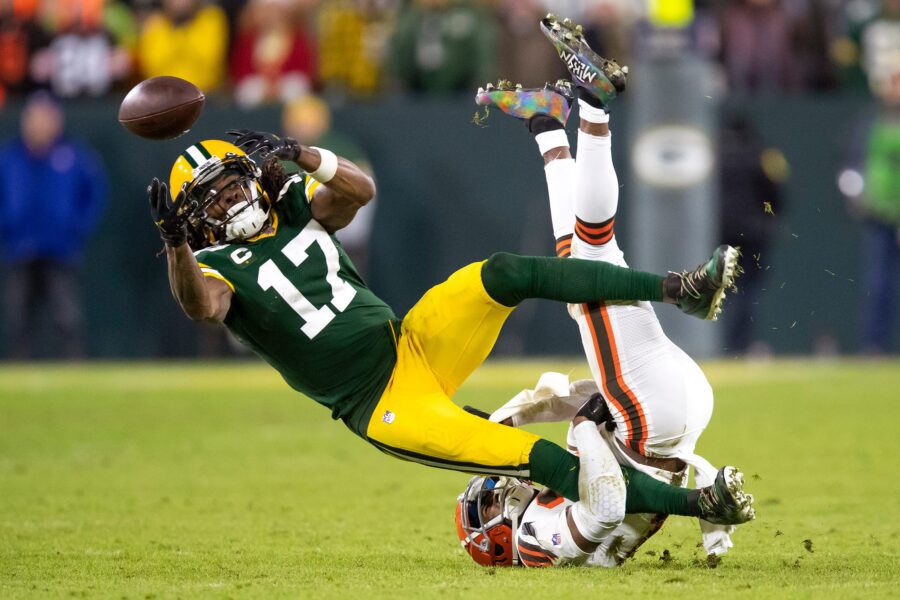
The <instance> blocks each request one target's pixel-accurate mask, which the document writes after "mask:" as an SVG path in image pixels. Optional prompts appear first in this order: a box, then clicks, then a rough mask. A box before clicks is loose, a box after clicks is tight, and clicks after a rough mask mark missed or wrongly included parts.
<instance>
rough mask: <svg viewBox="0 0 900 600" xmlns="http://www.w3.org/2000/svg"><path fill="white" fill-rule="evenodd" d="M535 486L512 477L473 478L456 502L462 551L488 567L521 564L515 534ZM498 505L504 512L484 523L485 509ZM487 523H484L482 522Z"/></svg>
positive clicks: (532, 496) (533, 493)
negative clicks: (516, 551) (514, 544)
mask: <svg viewBox="0 0 900 600" xmlns="http://www.w3.org/2000/svg"><path fill="white" fill-rule="evenodd" d="M534 495H535V490H534V488H533V487H531V486H529V485H527V484H525V483H522V482H521V481H519V480H518V479H515V478H513V477H473V478H472V480H471V481H469V485H468V487H466V491H465V492H463V493H462V494H460V496H459V499H458V502H457V510H456V525H457V533H458V535H459V538H460V542H461V543H462V546H463V548H465V550H466V551H467V552H468V553H469V554H470V555H471V556H472V558H473V559H474V560H475V562H477V563H479V564H481V565H485V566H507V565H514V564H518V556H517V555H516V553H515V551H514V548H513V532H514V531H515V530H516V529H517V528H518V521H519V517H521V516H522V513H524V512H525V509H526V508H527V507H528V505H529V504H530V503H531V500H532V499H533V498H534ZM496 502H499V503H500V506H501V511H500V512H499V513H498V514H497V515H496V516H494V517H491V518H490V519H489V520H487V521H484V518H483V517H484V513H485V509H486V508H487V507H488V506H490V505H491V504H493V503H496ZM482 521H484V522H482Z"/></svg>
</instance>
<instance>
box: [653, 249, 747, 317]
mask: <svg viewBox="0 0 900 600" xmlns="http://www.w3.org/2000/svg"><path fill="white" fill-rule="evenodd" d="M740 256H741V253H740V251H739V250H738V249H737V248H733V247H731V246H725V245H722V246H719V247H718V248H716V249H715V251H714V252H713V254H712V257H710V259H709V260H708V261H706V262H705V263H703V264H702V265H700V266H698V267H697V268H696V269H694V270H693V271H682V272H681V273H674V272H671V271H670V272H669V274H668V276H666V279H665V282H664V284H663V285H664V288H665V292H666V295H667V296H668V297H669V298H672V299H673V300H675V304H676V305H677V306H678V308H680V309H681V311H682V312H684V313H686V314H689V315H693V316H695V317H698V318H701V319H706V320H708V321H715V320H716V319H717V318H718V317H719V314H721V312H722V303H723V302H724V301H725V290H727V289H729V288H733V287H734V280H735V279H736V278H737V276H738V275H740V273H741V268H740V266H739V265H738V259H739V258H740Z"/></svg>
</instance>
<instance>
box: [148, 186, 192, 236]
mask: <svg viewBox="0 0 900 600" xmlns="http://www.w3.org/2000/svg"><path fill="white" fill-rule="evenodd" d="M147 195H148V196H150V216H151V217H153V223H154V224H155V225H156V228H157V229H158V230H159V237H161V238H162V239H163V241H164V242H165V243H166V244H167V245H169V246H172V247H173V248H174V247H176V246H180V245H181V244H183V243H184V242H185V241H186V240H187V227H185V223H184V219H183V218H181V217H180V216H178V214H177V212H176V203H174V202H172V201H171V200H170V199H169V186H167V185H166V184H165V183H162V182H161V181H160V180H159V179H157V178H156V177H154V178H153V181H151V182H150V185H149V187H147ZM179 195H180V194H179Z"/></svg>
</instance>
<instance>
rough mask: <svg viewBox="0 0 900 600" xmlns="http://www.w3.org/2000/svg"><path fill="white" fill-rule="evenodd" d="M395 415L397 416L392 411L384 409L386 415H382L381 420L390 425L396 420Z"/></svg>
mask: <svg viewBox="0 0 900 600" xmlns="http://www.w3.org/2000/svg"><path fill="white" fill-rule="evenodd" d="M394 417H395V415H394V413H392V412H391V411H389V410H386V411H384V415H383V416H382V417H381V420H382V421H383V422H385V423H387V424H388V425H390V424H391V423H393V422H394Z"/></svg>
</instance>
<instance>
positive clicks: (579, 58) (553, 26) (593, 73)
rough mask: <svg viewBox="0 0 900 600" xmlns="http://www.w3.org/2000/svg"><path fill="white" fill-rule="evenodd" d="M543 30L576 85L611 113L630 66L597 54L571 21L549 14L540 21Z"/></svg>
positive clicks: (579, 26) (623, 88) (578, 27)
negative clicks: (610, 105) (610, 110)
mask: <svg viewBox="0 0 900 600" xmlns="http://www.w3.org/2000/svg"><path fill="white" fill-rule="evenodd" d="M541 31H542V32H543V33H544V35H545V36H546V37H547V39H549V40H550V42H551V43H552V44H553V46H554V47H555V48H556V52H557V53H558V54H559V58H560V59H561V60H562V61H563V63H564V64H565V65H566V68H567V69H568V70H569V74H570V75H571V76H572V81H573V82H574V83H575V85H577V86H578V87H580V88H582V89H583V90H585V92H587V93H588V94H591V95H593V96H594V97H595V98H597V100H598V101H599V102H600V105H601V107H602V108H603V109H604V110H607V111H608V110H609V104H610V102H611V101H612V100H613V99H614V98H615V97H616V96H618V95H619V94H621V93H622V92H624V91H625V83H626V81H627V79H628V67H620V66H619V64H618V63H617V62H616V61H614V60H608V59H606V58H603V57H602V56H600V55H598V54H597V53H596V52H594V51H593V50H592V49H591V47H590V46H588V43H587V42H586V41H585V39H584V31H583V29H582V27H581V25H576V24H575V23H573V22H572V21H571V20H570V19H563V20H562V21H560V20H559V19H557V18H556V16H554V15H553V14H548V15H547V16H546V17H544V18H543V19H541Z"/></svg>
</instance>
